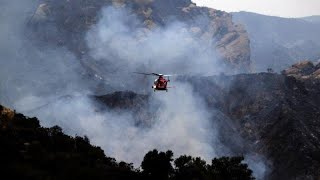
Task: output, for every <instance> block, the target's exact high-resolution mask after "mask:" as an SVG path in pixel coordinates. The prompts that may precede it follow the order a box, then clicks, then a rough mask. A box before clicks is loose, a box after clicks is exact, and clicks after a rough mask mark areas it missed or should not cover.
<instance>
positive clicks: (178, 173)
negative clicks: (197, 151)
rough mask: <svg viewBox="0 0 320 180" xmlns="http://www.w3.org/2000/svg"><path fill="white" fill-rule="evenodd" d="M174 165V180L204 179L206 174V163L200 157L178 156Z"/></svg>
mask: <svg viewBox="0 0 320 180" xmlns="http://www.w3.org/2000/svg"><path fill="white" fill-rule="evenodd" d="M174 164H175V167H176V169H175V179H177V180H188V179H198V180H201V179H205V178H206V175H207V174H208V170H207V163H206V161H204V160H202V159H201V158H200V157H197V158H193V157H191V156H186V155H183V156H180V157H179V158H177V159H176V160H175V161H174Z"/></svg>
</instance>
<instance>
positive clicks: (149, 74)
mask: <svg viewBox="0 0 320 180" xmlns="http://www.w3.org/2000/svg"><path fill="white" fill-rule="evenodd" d="M133 73H135V74H142V75H148V76H151V75H154V74H152V73H141V72H133Z"/></svg>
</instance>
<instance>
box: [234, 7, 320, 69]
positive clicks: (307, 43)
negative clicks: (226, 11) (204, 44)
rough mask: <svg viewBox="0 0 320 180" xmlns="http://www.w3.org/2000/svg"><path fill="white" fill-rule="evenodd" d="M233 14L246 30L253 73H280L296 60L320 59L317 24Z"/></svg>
mask: <svg viewBox="0 0 320 180" xmlns="http://www.w3.org/2000/svg"><path fill="white" fill-rule="evenodd" d="M232 15H233V18H234V20H235V22H237V23H241V24H243V25H244V26H245V28H246V29H247V31H248V34H249V37H250V40H251V50H252V57H251V59H252V62H253V67H255V69H256V71H266V69H267V68H273V69H274V70H276V71H280V70H282V69H284V68H286V67H288V66H289V65H291V64H293V63H295V62H298V61H299V60H306V59H309V60H318V58H319V57H320V51H319V48H320V43H319V42H320V34H319V32H320V24H317V23H312V22H309V21H306V20H304V19H293V18H280V17H272V16H265V15H260V14H255V13H249V12H239V13H233V14H232Z"/></svg>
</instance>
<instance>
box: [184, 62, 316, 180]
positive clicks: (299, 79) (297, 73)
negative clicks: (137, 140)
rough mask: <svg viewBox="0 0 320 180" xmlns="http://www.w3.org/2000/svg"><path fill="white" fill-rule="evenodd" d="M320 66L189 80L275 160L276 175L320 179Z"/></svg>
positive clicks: (251, 145)
mask: <svg viewBox="0 0 320 180" xmlns="http://www.w3.org/2000/svg"><path fill="white" fill-rule="evenodd" d="M319 70H320V69H319V64H318V65H316V66H315V65H313V64H312V63H311V62H304V63H300V64H296V65H293V66H292V67H291V68H290V69H287V70H285V71H283V74H272V73H259V74H243V75H235V76H219V77H206V78H204V77H202V78H197V77H193V78H187V79H186V80H187V81H189V82H190V83H192V84H193V85H194V88H195V91H196V92H198V93H199V94H201V96H203V97H204V98H205V99H206V101H207V104H208V106H209V107H212V108H213V109H219V110H220V111H221V112H223V113H224V114H225V115H226V116H227V117H229V118H230V119H231V122H233V123H234V124H239V126H238V127H237V126H235V127H237V132H239V134H241V137H243V138H244V139H246V140H247V141H246V142H247V143H248V144H247V146H246V147H247V148H248V149H250V148H252V149H254V151H255V152H257V153H262V154H265V155H266V156H267V158H269V159H270V160H271V161H272V168H271V169H272V172H271V174H270V177H269V178H270V179H295V178H303V179H304V178H311V177H313V178H315V179H317V178H319V169H320V159H319V157H320V156H319V155H320V154H319V149H320V141H319V137H320V131H319V128H320V127H319V124H320V108H319V107H320V88H319V87H320V79H319V72H318V71H319Z"/></svg>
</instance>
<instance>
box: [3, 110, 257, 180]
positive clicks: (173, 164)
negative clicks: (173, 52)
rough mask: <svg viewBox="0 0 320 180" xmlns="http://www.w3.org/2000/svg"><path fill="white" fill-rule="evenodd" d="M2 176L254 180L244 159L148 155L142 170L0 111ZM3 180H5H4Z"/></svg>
mask: <svg viewBox="0 0 320 180" xmlns="http://www.w3.org/2000/svg"><path fill="white" fill-rule="evenodd" d="M0 144H1V148H0V173H1V177H2V178H4V179H32V180H36V179H50V180H51V179H59V180H60V179H159V180H160V179H161V180H162V179H181V180H182V179H183V180H186V179H253V177H252V171H251V170H250V169H248V166H247V165H246V164H243V163H241V162H242V161H243V157H222V158H215V159H213V160H212V162H211V164H207V163H206V162H205V161H204V160H202V159H201V158H198V157H197V158H194V157H191V156H180V157H179V158H177V159H175V160H174V159H173V152H172V151H167V152H159V151H157V150H153V151H150V152H148V153H147V154H146V155H145V157H144V159H143V162H142V163H141V170H140V169H135V168H134V167H133V165H132V164H129V163H125V162H117V161H116V160H115V159H114V158H110V157H106V156H105V154H104V152H103V150H102V149H101V148H100V147H96V146H92V145H90V142H89V139H88V138H87V137H79V136H77V137H71V136H68V135H66V134H64V133H63V131H62V129H61V128H60V127H58V126H54V127H51V128H44V127H41V126H40V124H39V120H38V119H36V118H28V117H25V116H24V115H22V114H17V113H15V112H14V111H11V110H10V109H7V108H4V107H3V106H0ZM2 178H1V179H2Z"/></svg>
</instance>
